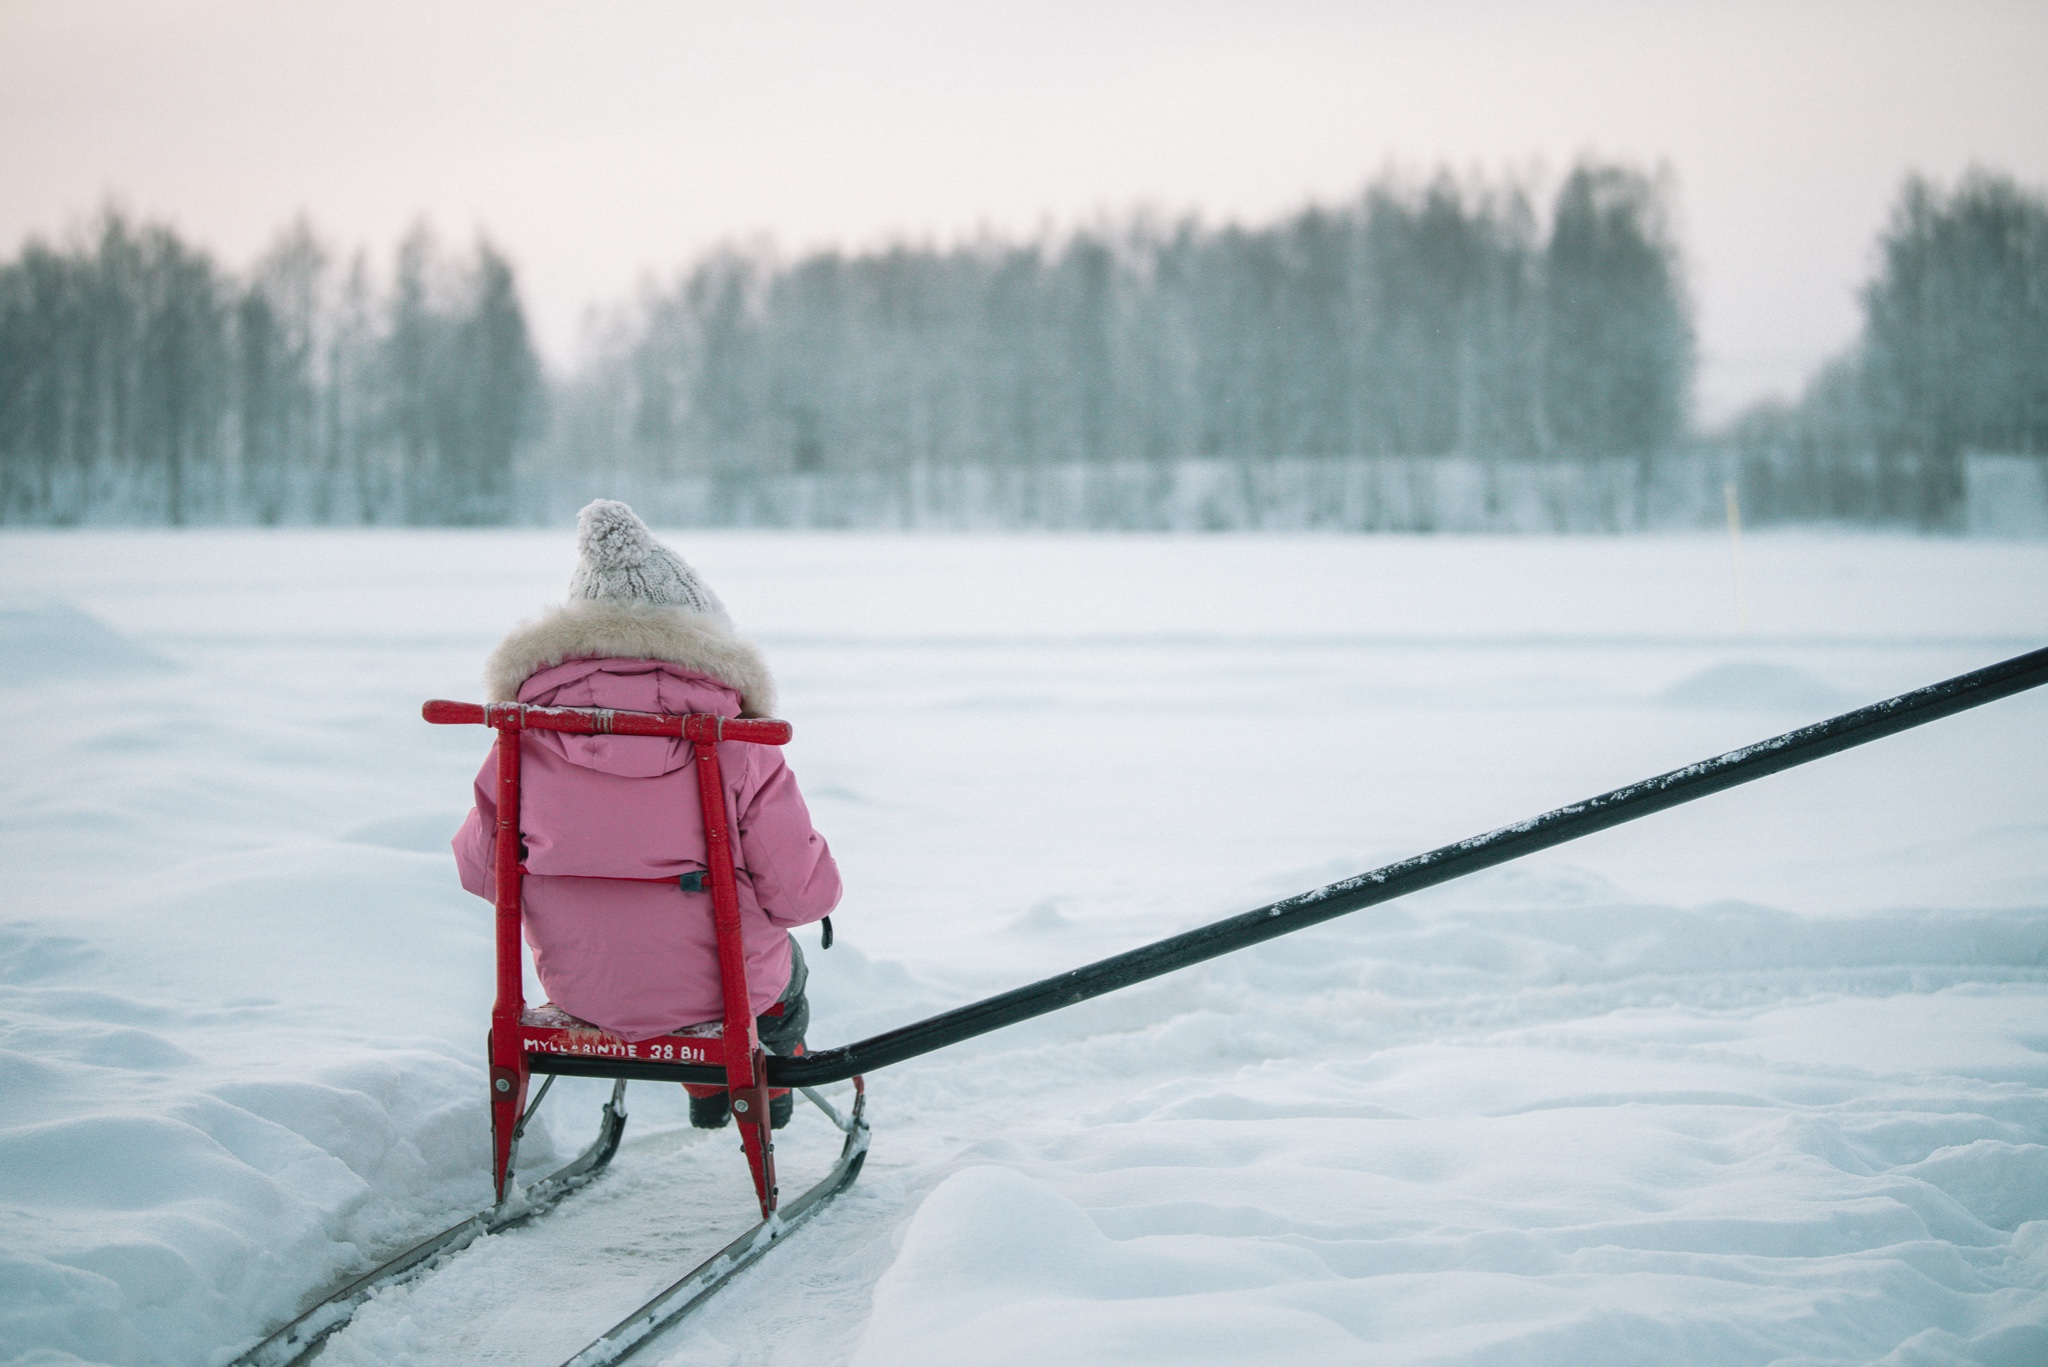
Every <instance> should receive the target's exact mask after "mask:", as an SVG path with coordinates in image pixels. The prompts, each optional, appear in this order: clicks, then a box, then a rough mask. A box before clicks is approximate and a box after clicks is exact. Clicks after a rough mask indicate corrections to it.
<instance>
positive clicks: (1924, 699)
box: [707, 649, 2048, 1087]
mask: <svg viewBox="0 0 2048 1367" xmlns="http://www.w3.org/2000/svg"><path fill="white" fill-rule="evenodd" d="M2043 683H2048V649H2042V650H2036V651H2033V652H2031V653H2029V654H2026V655H2020V656H2016V657H2014V658H2013V659H2010V660H2006V661H2003V662H2002V663H1999V664H1995V665H1990V666H1987V667H1986V668H1984V669H1979V670H1974V671H1972V672H1970V673H1968V674H1961V675H1958V676H1957V677H1955V678H1953V679H1946V680H1944V681H1942V682H1941V683H1937V684H1930V685H1929V686H1927V687H1926V688H1920V689H1915V690H1914V691H1913V692H1911V693H1904V694H1901V695H1900V696H1898V697H1896V698H1888V699H1886V700H1885V701H1883V702H1880V703H1873V704H1871V705H1870V706H1869V707H1862V708H1858V709H1857V710H1856V711H1854V712H1845V713H1843V714H1842V715H1841V716H1839V717H1831V718H1829V719H1828V720H1826V721H1823V722H1816V723H1814V724H1813V725H1811V726H1802V727H1800V728H1799V729H1798V730H1796V731H1788V732H1786V733H1785V734H1784V735H1782V736H1773V737H1772V738H1771V739H1769V740H1765V741H1759V742H1757V743H1756V744H1754V745H1746V746H1743V747H1742V748H1741V749H1739V750H1731V751H1729V752H1728V753H1727V754H1725V755H1717V756H1715V757H1714V758H1712V759H1707V760H1701V761H1700V762H1699V763H1697V764H1688V765H1686V766H1685V767H1684V768H1683V769H1674V770H1672V771H1671V772H1670V773H1668V774H1659V775H1657V776H1656V777H1655V778H1647V779H1644V780H1642V781H1641V782H1640V783H1631V784H1629V785H1628V786H1627V787H1625V788H1616V789H1615V790H1613V791H1612V792H1607V793H1602V794H1600V795H1599V796H1598V797H1591V798H1587V799H1586V800H1584V801H1583V802H1574V803H1572V804H1571V805H1570V806H1568V807H1560V808H1558V809H1557V810H1556V811H1551V812H1545V813H1543V814H1542V815H1541V816H1535V817H1531V818H1529V819H1528V820H1526V821H1518V822H1516V823H1515V824H1514V825H1512V826H1503V827H1501V828H1500V829H1499V830H1496V831H1489V832H1487V833H1486V834H1484V835H1476V836H1473V837H1471V838H1470V839H1468V840H1461V841H1459V842H1458V843H1456V844H1454V845H1445V846H1443V847H1442V848H1440V849H1435V850H1431V851H1429V852H1428V853H1427V854H1418V855H1416V856H1414V857H1413V858H1411V859H1404V860H1402V861H1400V862H1399V863H1396V864H1388V865H1387V866H1385V867H1384V868H1378V869H1374V870H1372V871H1371V872H1369V873H1362V874H1359V875H1357V876H1356V877H1353V878H1346V879H1344V880H1342V881H1341V882H1336V883H1331V884H1330V885H1328V886H1327V887H1321V888H1317V889H1315V890H1314V891H1313V892H1305V893H1301V894H1300V895H1298V896H1295V897H1289V898H1286V899H1284V900H1282V901H1279V902H1275V903H1273V904H1272V905H1270V906H1264V907H1260V908H1258V909H1257V910H1254V911H1247V912H1244V913H1242V914H1240V915H1237V916H1233V917H1230V918H1229V919H1227V920H1223V921H1217V922H1215V923H1214V924H1211V925H1207V926H1203V927H1201V928H1200V929H1198V930H1191V931H1188V932H1186V933H1185V934H1181V935H1175V936H1173V937H1171V938H1169V939H1165V940H1160V941H1158V942H1157V943H1155V944H1149V945H1145V946H1143V947H1141V948H1138V949H1133V950H1130V951H1128V952H1126V953H1123V954H1118V955H1114V956H1112V957H1111V958H1107V959H1103V960H1101V961H1099V962H1097V963H1092V964H1088V965H1087V966H1085V967H1082V968H1077V969H1074V970H1072V971H1070V972H1067V973H1062V974H1060V975H1059V976H1058V977H1055V978H1047V979H1045V980H1044V981H1042V982H1036V983H1032V984H1030V985H1029V986H1026V987H1020V988H1017V989H1015V990H1013V991H1010V992H1005V993H1002V994H1001V995H1000V996H995V997H990V998H987V999H986V1000H984V1001H978V1002H974V1003H972V1004H970V1005H967V1006H962V1007H958V1008H956V1009H954V1010H952V1011H947V1012H945V1013H943V1014H941V1015H937V1016H933V1017H932V1018H931V1019H929V1020H923V1021H919V1022H917V1023H916V1024H914V1025H906V1026H903V1027H901V1028H899V1029H896V1030H891V1031H888V1032H887V1033H885V1034H880V1035H876V1036H874V1037H873V1038H871V1039H865V1040H861V1041H860V1042H859V1043H857V1044H849V1045H844V1046H842V1047H840V1048H837V1049H821V1050H818V1051H817V1052H815V1053H812V1054H807V1055H805V1056H804V1057H803V1058H800V1059H770V1060H769V1061H768V1081H769V1082H770V1083H772V1084H774V1085H776V1086H778V1087H815V1086H819V1085H821V1084H823V1083H826V1082H832V1081H835V1080H837V1079H839V1078H843V1077H846V1076H849V1075H850V1074H852V1073H855V1072H869V1071H872V1070H874V1069H876V1068H881V1067H884V1066H886V1065H888V1064H891V1063H898V1062H901V1061H902V1060H904V1059H907V1058H914V1057H916V1056H917V1055H919V1054H924V1053H929V1052H930V1051H932V1050H933V1049H938V1048H942V1047H944V1046H945V1045H948V1044H953V1043H956V1042H958V1041H960V1040H964V1039H972V1038H973V1037H974V1036H976V1035H981V1034H986V1033H988V1032H989V1031H991V1030H998V1029H1001V1028H1002V1027H1003V1026H1005V1025H1014V1024H1015V1023H1017V1022H1018V1021H1024V1020H1029V1019H1031V1018H1032V1017H1033V1016H1042V1015H1044V1014H1045V1013H1046V1012H1048V1011H1057V1010H1059V1009H1060V1008H1061V1007H1063V1006H1072V1005H1073V1004H1074V1003H1076V1002H1081V1001H1086V1000H1087V999H1088V998H1090V997H1099V996H1101V995H1102V994H1103V993H1105V992H1114V991H1115V990H1116V989H1117V988H1120V987H1128V986H1130V985H1131V984H1133V983H1139V982H1143V981H1145V980H1146V979H1147V978H1156V977H1158V976H1159V975H1160V974H1162V973H1171V972H1173V971H1174V970H1175V969H1177V968H1186V967H1187V966H1188V965H1190V964H1197V963H1200V962H1202V961H1203V960H1204V959H1213V958H1215V957H1217V956H1218V955H1220V954H1228V953H1229V952H1231V951H1232V950H1235V949H1243V948H1245V947H1247V946H1249V945H1255V944H1258V943H1260V942H1262V941H1265V940H1271V939H1275V938H1277V937H1279V936H1281V935H1286V934H1289V933H1291V932H1293V931H1297V930H1303V929H1306V928H1307V927H1309V926H1313V925H1319V924H1321V923H1322V922H1324V921H1328V920H1331V919H1334V918H1335V917H1338V916H1343V915H1345V914H1347V913H1349V912H1353V911H1358V910H1361V909H1363V908H1365V907H1369V906H1373V905H1376V904H1377V903H1380V902H1387V901H1391V900H1392V899H1394V898H1396V897H1402V896H1405V895H1407V894H1408V893H1411V892H1418V891H1420V890H1421V889H1423V888H1428V887H1434V886H1436V885H1437V884H1439V883H1446V882H1449V881H1450V880H1451V879H1453V878H1462V877H1464V876H1465V875H1466V874H1468V873H1476V872H1478V871H1479V870H1480V869H1487V868H1492V867H1493V866H1494V865H1496V864H1505V863H1507V862H1508V861H1510V860H1514V859H1520V858H1521V857H1522V856H1524V855H1527V854H1534V853H1535V852H1536V851H1538V850H1543V849H1548V848H1550V847H1551V846H1553V845H1561V844H1563V843H1565V842H1566V841H1568V840H1577V839H1579V838H1580V837H1581V836H1587V835H1591V834H1593V833H1594V832H1595V831H1604V830H1606V829H1608V828H1609V827H1611V826H1619V825H1621V824H1622V823H1623V822H1627V821H1634V820H1637V819H1638V818H1641V817H1645V816H1648V815H1650V814H1651V813H1652V812H1660V811H1663V810H1664V809H1665V808H1667V807H1676V806H1678V805H1679V804H1681V803H1685V802H1692V801H1694V800H1696V799H1698V798H1703V797H1706V796H1708V795H1709V794H1712V793H1718V792H1722V791H1724V790H1725V789H1728V788H1733V787H1736V786H1737V785H1739V784H1743V783H1750V782H1753V781H1755V780H1756V779H1760V778H1763V777H1765V776H1766V775H1768V774H1775V773H1778V772H1780V771H1781V770H1785V769H1790V768H1793V767H1795V766H1797V765H1801V764H1808V763H1811V762H1812V761H1814V760H1817V759H1820V758H1822V757H1823V756H1826V755H1832V754H1836V753H1839V752H1840V751H1843V750H1848V749H1852V748H1854V747H1855V746H1858V745H1867V744H1868V743H1870V742H1871V741H1874V740H1878V739H1881V738H1882V737H1885V736H1890V735H1895V734H1897V733H1898V732H1900V731H1906V730H1910V729H1911V728H1913V727H1916V726H1924V725H1926V724H1927V723H1928V722H1931V721H1937V720H1939V719H1940V718H1942V717H1947V716H1952V715H1954V714H1955V713H1957V712H1962V711H1967V710H1968V709H1970V708H1972V707H1980V706H1982V705H1983V704H1985V703H1988V702H1994V701H1996V700H1997V699H1999V698H2005V697H2010V696H2011V695H2012V694H2014V693H2021V692H2024V691H2026V690H2027V689H2030V688H2036V687H2039V686H2040V685H2041V684H2043ZM707 1071H708V1070H707ZM712 1076H713V1078H714V1080H715V1074H713V1075H712Z"/></svg>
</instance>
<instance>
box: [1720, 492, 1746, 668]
mask: <svg viewBox="0 0 2048 1367" xmlns="http://www.w3.org/2000/svg"><path fill="white" fill-rule="evenodd" d="M1721 492H1722V493H1723V494H1724V495H1725V496H1726V497H1727V501H1728V555H1729V558H1730V559H1731V560H1732V561H1733V562H1734V564H1735V634H1736V635H1737V636H1747V635H1749V591H1748V589H1747V588H1746V586H1745V585H1744V584H1743V581H1742V504H1741V502H1740V501H1739V500H1737V498H1736V497H1735V481H1734V480H1732V479H1731V480H1728V481H1726V482H1725V483H1723V484H1722V485H1721Z"/></svg>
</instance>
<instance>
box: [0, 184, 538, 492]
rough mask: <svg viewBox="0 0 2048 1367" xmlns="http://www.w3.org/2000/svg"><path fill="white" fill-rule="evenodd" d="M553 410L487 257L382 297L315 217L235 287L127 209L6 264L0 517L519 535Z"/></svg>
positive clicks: (413, 272) (417, 250)
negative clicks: (519, 500) (440, 528)
mask: <svg viewBox="0 0 2048 1367" xmlns="http://www.w3.org/2000/svg"><path fill="white" fill-rule="evenodd" d="M544 404H545V394H544V387H543V378H542V374H541V368H540V364H539V362H538V360H537V358H536V357H535V355H534V351H533V348H532V346H531V344H530V342H529V340H528V337H527V329H526V320H525V313H524V310H523V308H522V306H521V304H520V300H519V294H518V289H517V285H516V282H515V279H514V276H513V272H512V268H511V266H510V265H509V264H508V263H507V262H506V260H505V258H504V257H503V256H502V255H501V254H500V253H499V252H498V251H496V250H495V249H494V248H493V247H491V246H490V245H489V244H488V243H484V242H479V243H478V244H477V245H476V246H475V247H474V248H473V249H472V250H470V251H468V252H465V253H460V254H451V253H449V252H447V251H446V250H444V249H443V248H442V247H441V246H440V244H439V243H438V242H437V241H436V239H435V238H434V236H433V234H432V233H431V232H430V231H429V230H427V229H426V228H424V227H421V228H418V229H416V230H414V231H413V232H412V233H411V234H409V235H408V236H407V237H406V238H405V240H404V241H403V242H402V243H400V245H399V247H398V249H397V251H396V253H395V255H394V257H393V259H392V261H391V265H390V270H389V273H388V280H387V282H386V283H385V284H384V285H383V287H382V288H381V289H380V288H378V287H377V286H376V285H375V284H374V283H373V272H372V270H371V267H370V263H369V261H368V259H367V257H366V256H365V254H363V253H361V252H357V253H356V254H355V255H354V256H353V257H352V259H350V260H349V261H348V262H347V264H346V265H345V266H344V265H342V264H341V263H339V262H337V261H336V259H335V257H334V254H333V253H332V252H331V251H330V250H329V249H328V248H327V247H326V246H324V245H323V244H322V243H321V242H320V240H319V239H318V238H317V237H316V236H315V235H314V233H313V231H312V230H311V228H310V227H308V226H307V225H306V224H305V223H303V222H301V223H298V224H296V225H294V226H292V227H291V228H289V229H287V230H286V231H285V232H283V233H282V234H280V235H279V237H278V238H277V240H276V242H275V243H274V244H273V246H272V247H271V248H270V249H269V250H268V251H267V252H265V253H264V255H263V256H262V257H261V259H259V260H258V261H257V262H256V263H255V264H254V266H252V267H251V268H250V269H249V271H248V272H247V273H246V274H244V275H241V276H236V275H233V274H230V273H229V272H227V271H225V270H223V269H222V268H221V267H220V266H219V265H218V264H217V263H216V262H215V261H214V260H213V259H212V258H211V257H210V256H209V255H208V254H207V253H205V252H203V251H201V250H198V249H196V248H194V247H193V246H191V245H190V244H188V243H186V242H185V241H184V240H182V239H181V238H180V237H179V236H178V235H177V233H175V232H174V231H172V230H171V229H169V228H167V227H164V226H161V225H138V224H136V223H134V222H133V221H131V220H130V219H129V218H128V217H127V216H125V215H123V214H121V213H119V212H116V211H112V210H110V211H107V212H105V213H103V214H102V215H101V216H100V217H99V219H98V220H97V221H96V222H95V223H94V224H93V225H92V226H91V227H90V228H89V229H88V230H86V231H83V232H81V233H79V234H77V235H76V236H75V237H74V238H73V239H72V240H71V241H69V242H66V243H63V244H51V243H48V242H44V241H39V240H35V241H30V242H29V243H27V244H26V245H25V246H24V247H23V248H22V250H21V252H20V254H19V255H18V256H17V257H15V259H13V260H11V261H8V262H5V263H4V264H0V521H6V522H15V523H23V522H27V523H44V524H56V525H66V524H73V523H78V522H84V521H120V522H130V523H157V524H167V525H171V526H179V525H184V524H188V523H198V522H250V523H262V524H271V523H279V522H395V523H495V522H503V521H505V520H507V519H508V518H510V517H511V516H512V515H513V514H514V511H515V507H516V504H515V494H516V490H515V488H514V480H513V468H514V467H513V462H514V458H515V455H516V453H517V452H518V450H519V449H520V448H521V447H522V446H523V445H525V444H528V443H530V442H531V441H532V440H533V439H534V438H536V437H537V436H539V435H540V434H541V430H542V422H541V419H542V416H543V414H544V411H545V409H544Z"/></svg>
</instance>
